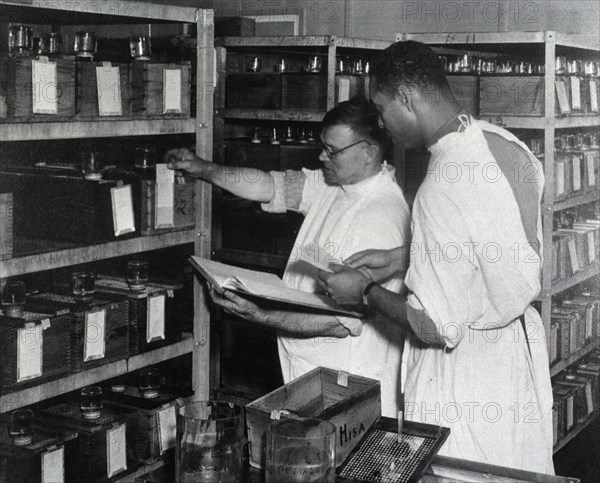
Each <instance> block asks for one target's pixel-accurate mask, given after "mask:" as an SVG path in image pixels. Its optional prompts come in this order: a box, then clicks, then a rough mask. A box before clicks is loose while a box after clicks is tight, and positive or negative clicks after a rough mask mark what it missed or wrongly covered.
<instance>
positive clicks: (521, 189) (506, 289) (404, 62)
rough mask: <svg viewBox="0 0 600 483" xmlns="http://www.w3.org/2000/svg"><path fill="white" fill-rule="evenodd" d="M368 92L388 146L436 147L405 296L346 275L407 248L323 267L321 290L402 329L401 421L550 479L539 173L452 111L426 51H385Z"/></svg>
mask: <svg viewBox="0 0 600 483" xmlns="http://www.w3.org/2000/svg"><path fill="white" fill-rule="evenodd" d="M370 85H371V100H372V101H373V103H374V104H375V106H376V108H377V110H378V111H379V114H380V120H381V123H382V124H383V125H384V126H385V129H386V130H387V131H388V133H390V134H391V136H392V137H393V139H394V141H395V142H400V143H402V144H404V145H405V146H406V147H409V148H410V147H417V146H426V147H427V148H428V149H429V151H430V152H431V159H430V162H429V165H428V169H427V174H426V177H425V180H424V181H423V184H422V185H421V186H420V188H419V190H418V192H417V195H416V199H415V203H414V206H413V213H412V230H413V239H412V243H411V244H410V246H408V247H404V250H405V251H408V252H409V253H410V262H409V266H408V272H407V275H406V279H405V283H406V286H407V288H408V295H406V296H401V295H398V294H395V293H393V292H391V291H389V290H386V289H385V288H384V287H381V286H379V285H378V284H376V283H375V282H372V281H371V280H369V279H368V278H367V277H366V276H365V275H363V274H362V273H361V272H359V271H357V270H355V269H356V268H358V267H370V268H371V269H372V270H374V269H377V268H379V269H380V271H381V272H380V274H379V275H378V276H388V275H389V273H391V272H393V271H395V270H402V269H404V270H405V269H406V267H404V266H403V260H404V258H403V257H402V256H401V253H402V251H403V250H402V249H397V250H394V251H386V252H382V251H368V252H364V253H361V254H357V255H356V256H353V257H350V259H348V260H346V261H345V262H346V267H341V266H340V267H336V271H338V272H339V273H336V274H334V275H328V274H326V273H325V272H320V277H321V279H322V282H321V285H322V286H323V288H324V289H325V290H327V291H328V292H329V293H330V294H331V296H332V297H333V298H334V299H335V300H336V301H338V302H340V303H355V302H356V301H358V300H361V299H362V298H364V297H366V301H367V303H368V306H369V307H371V308H374V309H376V310H378V311H379V312H381V313H382V314H384V315H386V316H387V317H390V318H394V319H395V320H396V321H397V322H398V323H399V324H401V325H405V326H407V327H408V326H410V328H411V329H412V336H411V337H410V338H407V348H406V349H405V356H406V381H405V387H404V393H405V414H406V417H407V418H408V419H411V420H415V421H421V422H426V423H432V424H439V425H442V426H448V427H450V428H451V433H450V437H449V439H448V441H447V442H446V444H445V445H444V446H443V447H442V448H441V451H440V454H443V455H447V456H453V457H458V458H465V459H470V460H476V461H481V462H485V463H490V464H496V465H501V466H509V467H516V468H521V469H524V470H529V471H535V472H543V473H551V474H552V473H553V472H554V468H553V463H552V440H553V438H552V388H551V385H550V372H549V362H548V355H547V349H546V336H545V332H544V326H543V324H542V322H541V319H540V316H539V314H538V313H537V311H536V310H535V309H534V308H533V307H531V306H530V303H531V302H532V301H533V300H535V298H536V297H537V295H538V293H539V291H540V274H541V264H542V233H541V216H540V201H541V196H542V191H543V183H544V180H543V171H542V167H541V164H540V163H539V161H538V160H537V159H536V158H535V157H534V156H533V155H532V154H531V152H530V151H529V149H528V148H527V146H526V145H524V144H523V143H521V142H520V141H519V140H518V139H517V138H516V137H514V136H513V135H512V134H510V133H509V132H508V131H506V130H504V129H502V128H499V127H496V126H492V125H490V124H488V123H485V122H481V121H476V120H474V119H473V118H472V117H471V116H469V115H467V114H466V113H464V111H462V110H461V108H460V106H459V105H458V104H457V103H456V101H455V99H454V97H453V95H452V93H451V92H450V89H449V87H448V84H447V81H446V78H445V73H444V69H443V67H442V64H441V62H440V60H439V58H438V56H437V54H435V53H434V52H433V51H432V50H431V49H430V48H429V47H427V46H425V45H423V44H420V43H418V42H398V43H396V44H394V45H392V46H390V47H389V48H388V49H386V50H385V51H384V52H383V53H382V54H381V57H380V58H379V60H378V61H377V62H376V63H375V66H374V68H373V69H372V70H371V84H370ZM378 276H375V278H377V277H378ZM403 371H404V367H403Z"/></svg>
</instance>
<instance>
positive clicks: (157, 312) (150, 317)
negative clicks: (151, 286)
mask: <svg viewBox="0 0 600 483" xmlns="http://www.w3.org/2000/svg"><path fill="white" fill-rule="evenodd" d="M164 339H165V295H164V294H162V295H156V296H154V297H148V312H147V315H146V342H152V341H153V340H164Z"/></svg>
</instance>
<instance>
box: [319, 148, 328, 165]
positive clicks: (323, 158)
mask: <svg viewBox="0 0 600 483" xmlns="http://www.w3.org/2000/svg"><path fill="white" fill-rule="evenodd" d="M319 161H321V162H322V163H325V162H327V161H329V156H327V153H326V152H325V150H324V149H321V153H320V154H319Z"/></svg>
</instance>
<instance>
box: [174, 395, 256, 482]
mask: <svg viewBox="0 0 600 483" xmlns="http://www.w3.org/2000/svg"><path fill="white" fill-rule="evenodd" d="M243 445H244V412H243V409H242V408H241V407H240V406H238V405H236V404H233V403H227V402H222V401H198V402H194V403H190V404H187V405H186V406H182V407H180V408H179V410H178V411H177V445H176V449H175V471H176V481H177V482H178V483H192V482H198V481H219V482H226V483H229V482H231V483H234V482H238V481H242V473H243Z"/></svg>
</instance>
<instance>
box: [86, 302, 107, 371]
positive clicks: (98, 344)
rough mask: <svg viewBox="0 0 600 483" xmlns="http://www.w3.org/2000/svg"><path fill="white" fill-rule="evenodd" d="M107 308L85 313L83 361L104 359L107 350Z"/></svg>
mask: <svg viewBox="0 0 600 483" xmlns="http://www.w3.org/2000/svg"><path fill="white" fill-rule="evenodd" d="M105 330H106V310H98V311H96V312H86V313H85V325H84V329H83V337H84V344H83V361H84V362H87V361H93V360H95V359H102V358H103V357H104V351H105V340H104V334H105Z"/></svg>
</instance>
